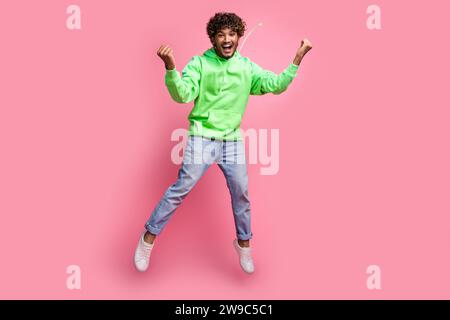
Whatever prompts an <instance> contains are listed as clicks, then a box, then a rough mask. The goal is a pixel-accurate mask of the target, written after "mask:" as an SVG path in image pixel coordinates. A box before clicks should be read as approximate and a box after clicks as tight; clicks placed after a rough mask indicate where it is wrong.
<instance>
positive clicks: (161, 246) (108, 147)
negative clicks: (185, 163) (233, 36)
mask: <svg viewBox="0 0 450 320" xmlns="http://www.w3.org/2000/svg"><path fill="white" fill-rule="evenodd" d="M70 4H77V5H79V6H80V7H81V13H82V29H81V30H75V31H71V30H68V29H67V28H66V19H67V17H68V15H67V14H66V8H67V7H68V6H69V5H70ZM371 4H377V5H379V6H380V7H381V19H382V20H381V22H382V29H381V30H379V31H370V30H368V29H367V27H366V19H367V16H368V15H367V14H366V9H367V7H368V6H369V5H371ZM449 9H450V6H449V3H448V1H443V0H442V1H436V0H435V1H431V2H429V1H384V0H383V1H381V0H377V1H361V0H352V1H350V0H347V1H298V0H295V1H294V0H291V1H286V0H278V1H270V2H269V1H265V2H264V1H234V0H233V1H226V2H219V1H198V0H195V1H160V2H153V1H131V2H130V1H106V0H102V1H100V0H98V1H87V0H84V1H81V0H78V1H61V0H58V1H56V0H53V1H50V0H49V1H12V0H9V1H1V3H0V36H1V37H0V39H1V50H0V70H1V71H0V85H1V94H0V106H1V108H0V112H1V113H0V147H1V158H0V164H1V166H0V177H1V180H0V181H1V182H0V195H1V201H0V212H1V223H0V246H1V265H0V271H1V272H0V298H57V299H80V298H88V299H90V298H100V299H110V298H113V299H116V298H122V299H123V298H125V299H128V298H130V299H131V298H138V299H144V298H145V299H207V298H208V299H216V298H220V299H280V298H283V299H313V298H314V299H315V298H325V299H331V298H356V299H379V298H386V299H391V298H450V273H449V270H450V258H449V240H450V237H449V234H450V233H449V225H450V218H449V209H450V201H449V199H450V197H449V191H450V182H449V181H450V169H449V163H450V152H449V137H450V126H449V116H450V112H449V105H450V104H449V102H450V101H449V100H450V99H449V94H448V92H449V91H448V75H449V72H450V70H449V62H448V57H449V56H450V52H449V51H450V50H449V44H448V40H446V39H447V38H448V30H449V25H448V12H449ZM217 11H233V12H236V13H237V14H238V15H240V16H241V17H242V18H243V19H244V20H245V21H246V22H247V25H248V27H249V29H250V28H252V27H253V26H255V25H256V24H257V23H258V22H263V24H264V25H263V27H261V28H259V29H257V30H256V31H255V32H254V33H253V34H252V36H251V37H249V39H248V40H247V42H246V44H245V47H244V49H243V51H242V54H243V55H245V56H248V57H250V58H251V59H252V60H253V61H255V62H256V63H258V64H260V65H261V66H263V67H264V68H267V69H270V70H272V71H274V72H281V71H282V70H283V69H284V68H285V67H286V66H287V65H288V64H289V63H290V62H291V61H292V59H293V57H294V54H295V51H296V49H297V47H298V46H299V44H300V41H301V40H302V39H303V38H304V37H307V38H308V39H310V40H311V42H312V44H313V46H314V48H313V50H312V51H311V52H310V54H309V55H308V56H307V57H306V58H305V60H304V61H303V62H302V65H301V66H300V69H299V76H298V77H297V78H296V79H295V80H294V82H293V83H292V85H291V86H290V88H289V89H288V90H287V91H286V92H285V93H284V94H282V95H281V96H274V95H266V96H264V97H251V98H250V102H249V104H248V108H247V112H246V114H245V117H244V121H243V126H242V128H243V129H247V128H256V129H271V128H277V129H280V170H279V172H278V174H277V175H274V176H263V175H260V172H259V170H260V167H261V166H260V165H258V164H256V165H249V167H248V169H249V179H250V198H251V200H252V227H253V232H254V239H253V241H252V246H253V248H254V249H253V250H254V258H255V264H256V272H255V273H254V274H253V275H251V276H248V275H246V274H244V273H243V272H242V271H241V270H240V268H239V265H238V261H237V256H236V253H235V252H234V249H233V247H232V240H233V238H234V235H235V233H234V232H235V231H234V225H233V219H232V212H231V205H230V199H229V194H228V190H227V189H226V184H225V180H224V177H223V176H222V173H221V172H220V170H219V169H218V167H217V166H214V167H212V168H211V169H210V170H209V171H208V172H207V174H206V175H205V176H204V178H203V179H202V180H201V181H200V182H199V184H198V185H197V186H196V187H195V188H194V190H193V191H192V193H191V194H190V195H189V196H188V198H187V199H186V200H185V202H184V203H183V204H182V206H181V207H180V208H179V209H178V211H177V212H176V213H175V215H174V216H173V218H172V219H171V220H170V222H169V224H168V225H167V227H166V229H165V230H164V231H163V233H162V234H161V236H160V237H159V238H158V239H157V242H156V243H157V244H156V245H155V248H154V251H153V254H152V262H151V267H150V269H149V271H148V272H147V273H145V274H141V273H138V272H137V271H135V269H134V267H133V264H132V256H133V253H134V248H135V245H136V242H137V239H138V237H139V234H140V232H141V230H142V228H143V225H144V223H145V221H146V220H147V218H148V217H149V215H150V213H151V211H152V210H153V208H154V206H155V205H156V203H157V201H158V200H159V198H160V197H161V195H162V193H163V192H164V190H165V189H166V188H167V187H168V186H169V185H170V184H171V183H173V182H174V181H175V179H176V175H177V170H178V166H177V165H175V164H173V163H172V162H171V159H170V151H171V149H172V147H173V146H174V145H175V143H174V142H172V141H170V134H171V133H172V131H173V130H175V129H176V128H186V127H187V124H188V123H187V119H186V117H187V115H188V113H189V111H190V108H191V107H192V103H191V104H189V105H180V104H177V103H175V102H173V101H172V100H171V99H170V96H169V94H168V92H167V90H166V88H165V86H164V67H163V64H162V62H161V61H160V60H159V58H158V57H157V56H156V54H155V53H156V50H157V49H158V48H159V46H160V45H161V44H163V43H164V44H169V45H170V46H172V47H173V49H174V52H175V55H176V61H177V68H178V69H179V70H181V68H182V67H183V66H184V65H185V64H186V63H187V61H188V60H189V59H190V58H191V57H192V56H193V55H195V54H201V53H202V52H203V51H205V50H206V49H207V48H208V47H209V45H210V43H209V40H208V38H207V37H206V32H205V27H206V22H207V21H208V19H209V18H210V17H211V16H212V15H213V14H214V13H215V12H217ZM72 264H75V265H79V266H80V268H81V283H82V288H81V290H68V289H67V288H66V279H67V277H68V274H66V268H67V266H69V265H72ZM372 264H375V265H378V266H380V268H381V285H382V289H381V290H369V289H368V288H367V287H366V279H367V277H368V275H367V274H366V268H367V267H368V266H369V265H372Z"/></svg>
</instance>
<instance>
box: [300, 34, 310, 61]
mask: <svg viewBox="0 0 450 320" xmlns="http://www.w3.org/2000/svg"><path fill="white" fill-rule="evenodd" d="M311 49H312V45H311V42H309V40H308V39H306V38H305V39H303V40H302V43H301V45H300V48H298V50H297V56H300V57H302V58H303V57H304V56H305V54H307V53H308V52H309V50H311Z"/></svg>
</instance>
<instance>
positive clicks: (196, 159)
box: [145, 135, 253, 240]
mask: <svg viewBox="0 0 450 320" xmlns="http://www.w3.org/2000/svg"><path fill="white" fill-rule="evenodd" d="M213 163H217V164H218V166H219V168H220V169H221V171H222V172H223V174H224V176H225V179H226V182H227V186H228V190H229V191H230V195H231V205H232V208H233V216H234V225H235V228H236V236H237V238H238V239H240V240H249V239H251V238H252V236H253V234H252V232H251V228H250V200H249V197H248V176H247V165H246V161H245V148H244V143H243V141H242V140H238V141H222V140H214V139H209V138H204V137H201V136H193V135H190V136H188V141H187V145H186V148H185V151H184V156H183V162H182V165H181V167H180V169H179V171H178V179H177V181H176V182H175V183H174V184H173V185H171V186H170V187H169V188H168V189H167V190H166V191H165V192H164V195H163V197H162V198H161V200H160V201H159V203H158V204H157V206H156V207H155V209H154V210H153V212H152V214H151V216H150V218H149V220H148V221H147V223H146V224H145V228H146V229H147V231H149V232H150V233H153V234H156V235H158V234H159V233H160V232H161V231H162V229H163V228H164V226H165V225H166V223H167V222H168V221H169V219H170V217H171V216H172V215H173V213H174V212H175V210H176V209H177V208H178V206H179V205H180V204H181V203H182V201H183V200H184V198H185V197H186V196H187V195H188V194H189V192H190V191H191V190H192V188H194V186H195V185H196V183H197V182H198V181H199V180H200V178H201V177H202V176H203V174H204V173H205V172H206V170H207V169H208V168H209V167H210V165H211V164H213Z"/></svg>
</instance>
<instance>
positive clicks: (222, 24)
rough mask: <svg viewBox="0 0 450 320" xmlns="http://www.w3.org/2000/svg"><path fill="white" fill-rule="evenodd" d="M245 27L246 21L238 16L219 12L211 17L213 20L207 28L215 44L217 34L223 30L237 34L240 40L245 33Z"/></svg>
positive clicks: (210, 20)
mask: <svg viewBox="0 0 450 320" xmlns="http://www.w3.org/2000/svg"><path fill="white" fill-rule="evenodd" d="M245 27H246V24H245V21H244V20H242V19H241V18H240V17H239V16H237V15H236V14H234V13H231V12H218V13H216V14H215V15H214V16H213V17H211V19H209V22H208V24H207V26H206V32H207V33H208V37H209V39H210V40H211V42H213V39H214V37H215V36H216V34H217V33H218V32H219V31H220V30H222V29H223V28H230V29H231V30H233V31H234V32H236V33H237V34H238V36H239V38H240V37H242V36H243V35H244V33H245Z"/></svg>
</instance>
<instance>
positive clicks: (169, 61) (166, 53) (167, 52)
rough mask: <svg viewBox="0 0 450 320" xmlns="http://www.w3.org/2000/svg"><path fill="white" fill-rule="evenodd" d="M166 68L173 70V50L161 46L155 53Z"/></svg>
mask: <svg viewBox="0 0 450 320" xmlns="http://www.w3.org/2000/svg"><path fill="white" fill-rule="evenodd" d="M156 54H157V55H158V56H159V57H160V58H161V60H162V61H164V64H165V66H166V69H167V70H173V69H175V58H174V56H173V50H172V48H170V47H169V46H166V45H162V46H161V47H159V49H158V52H157V53H156Z"/></svg>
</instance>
